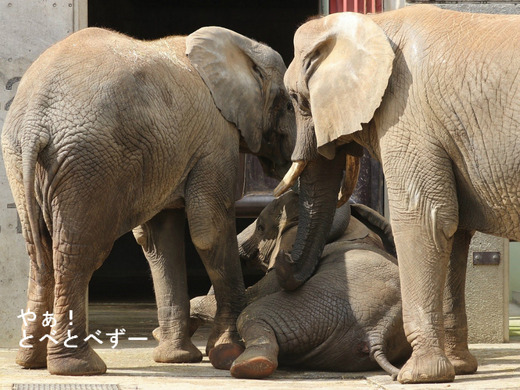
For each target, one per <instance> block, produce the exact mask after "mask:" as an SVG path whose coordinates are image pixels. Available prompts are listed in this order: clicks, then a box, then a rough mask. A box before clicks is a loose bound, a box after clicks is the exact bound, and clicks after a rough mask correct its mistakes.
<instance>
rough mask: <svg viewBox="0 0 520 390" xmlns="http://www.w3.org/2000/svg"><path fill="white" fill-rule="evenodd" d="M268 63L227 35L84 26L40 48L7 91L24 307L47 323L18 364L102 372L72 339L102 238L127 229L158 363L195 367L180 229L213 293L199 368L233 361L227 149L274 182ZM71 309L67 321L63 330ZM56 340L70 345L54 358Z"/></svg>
mask: <svg viewBox="0 0 520 390" xmlns="http://www.w3.org/2000/svg"><path fill="white" fill-rule="evenodd" d="M284 71H285V66H284V64H283V61H282V58H281V57H280V55H279V54H278V53H276V52H275V51H273V50H272V49H270V48H268V47H267V46H265V45H262V44H259V43H257V42H254V41H252V40H250V39H248V38H246V37H244V36H241V35H239V34H236V33H234V32H232V31H229V30H226V29H223V28H217V27H209V28H203V29H200V30H198V31H196V32H195V33H193V34H191V35H190V36H188V37H168V38H164V39H160V40H157V41H149V42H145V41H139V40H135V39H132V38H129V37H127V36H124V35H121V34H118V33H115V32H111V31H107V30H103V29H97V28H89V29H85V30H82V31H80V32H77V33H75V34H73V35H71V36H70V37H68V38H67V39H65V40H63V41H61V42H59V43H57V44H56V45H54V46H52V47H51V48H49V49H48V50H47V51H46V52H45V53H43V54H42V55H41V56H40V57H39V58H38V59H37V60H36V61H35V62H34V64H33V65H32V66H31V67H30V68H29V70H28V71H27V73H26V74H25V75H24V77H23V78H22V80H21V82H20V86H19V88H18V92H17V95H16V98H15V99H14V102H13V104H12V106H11V108H10V111H9V114H8V116H7V119H6V122H5V126H4V129H3V133H2V150H3V156H4V161H5V166H6V169H7V175H8V178H9V183H10V185H11V189H12V192H13V194H14V198H15V201H16V205H17V209H18V212H19V214H20V219H21V222H22V226H23V234H24V237H25V239H26V242H27V249H28V253H29V255H30V258H31V266H30V279H29V289H28V303H27V310H31V311H32V312H34V313H36V316H37V318H38V319H41V318H42V317H43V314H44V313H45V312H47V311H48V312H49V313H54V315H55V319H56V321H57V324H56V326H54V328H53V329H54V330H55V331H56V334H55V335H54V336H53V337H54V338H55V339H57V340H58V341H59V343H58V344H56V345H55V344H54V343H48V345H47V344H46V343H45V342H39V341H38V340H39V339H40V338H41V337H42V336H43V335H44V334H45V333H46V331H48V329H49V328H43V327H42V326H41V321H40V320H38V321H34V322H31V323H29V325H27V326H24V328H23V330H24V331H25V332H26V334H27V335H32V336H33V338H32V339H30V340H29V341H28V342H29V343H31V344H32V346H33V348H30V349H25V348H22V349H20V352H19V354H18V356H17V363H18V364H20V365H22V366H23V367H27V368H38V367H47V368H48V370H49V372H51V373H52V374H63V375H91V374H101V373H103V372H105V370H106V366H105V364H104V362H103V361H102V360H101V358H100V357H99V356H98V355H97V354H96V353H95V352H94V350H93V349H92V348H91V347H89V346H88V343H87V342H85V341H83V340H84V338H85V337H86V333H85V332H86V331H85V324H86V318H85V301H86V300H85V294H86V289H87V285H88V282H89V280H90V277H91V275H92V273H93V272H94V270H96V269H97V268H98V267H100V266H101V264H102V263H103V261H104V259H105V258H106V257H107V255H108V254H109V252H110V250H111V248H112V245H113V243H114V241H115V240H116V239H117V238H118V237H120V236H121V235H122V234H124V233H126V232H128V231H130V230H131V229H134V228H135V229H134V234H135V237H136V239H137V241H138V242H139V244H141V245H142V247H143V250H144V252H145V255H146V257H147V259H148V261H149V263H150V267H151V270H152V276H153V281H154V288H155V294H156V299H157V306H158V317H159V324H160V333H161V342H160V344H159V346H158V347H157V348H156V349H155V350H154V359H155V360H156V361H158V362H174V363H176V362H195V361H200V360H201V359H202V356H201V353H200V351H199V350H198V349H197V348H196V347H195V346H194V345H193V344H192V342H191V340H190V338H189V334H188V333H189V332H188V319H189V297H188V294H187V289H186V269H185V259H184V222H185V218H187V220H188V223H189V228H190V233H191V237H192V239H193V242H194V244H195V246H196V248H197V250H198V253H199V254H200V257H201V258H202V260H203V262H204V265H205V267H206V269H207V271H208V274H209V276H210V278H211V281H212V283H213V285H214V286H215V294H216V295H215V296H216V299H217V302H218V311H217V314H216V321H215V325H214V328H213V332H212V334H211V336H210V339H209V340H208V349H210V350H211V354H210V360H211V363H212V364H213V365H214V366H215V367H217V368H224V369H227V368H229V366H230V365H231V362H232V361H233V360H234V358H235V357H236V356H238V355H239V354H240V353H241V351H242V350H243V346H242V345H241V343H240V340H239V336H238V333H237V331H236V318H237V317H238V314H239V313H240V311H241V310H242V309H243V307H244V305H245V298H244V285H243V280H242V275H241V270H240V264H239V257H238V249H237V248H238V245H237V239H236V229H235V211H234V201H235V198H234V196H235V195H234V190H235V188H236V185H235V183H236V178H237V173H238V167H239V152H240V151H243V152H251V153H253V154H256V155H258V156H259V157H260V158H261V161H262V163H263V165H264V169H265V170H266V172H267V173H268V174H271V175H274V176H280V175H281V174H283V172H284V171H286V169H287V162H288V161H289V158H290V153H291V151H292V149H293V145H294V140H293V137H294V112H293V110H292V107H291V105H290V104H288V103H289V97H288V95H287V93H286V92H285V89H284V86H283V80H282V77H283V74H284ZM69 310H72V311H73V315H74V322H73V325H72V326H69V322H70V320H69ZM67 331H70V332H71V334H72V335H76V336H78V338H77V339H75V341H77V345H78V348H74V349H72V348H66V347H65V346H64V345H63V341H64V340H65V339H66V338H67Z"/></svg>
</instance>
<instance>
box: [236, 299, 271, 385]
mask: <svg viewBox="0 0 520 390" xmlns="http://www.w3.org/2000/svg"><path fill="white" fill-rule="evenodd" d="M253 313H254V311H253ZM250 314H251V313H249V312H248V310H247V308H246V310H244V311H243V312H242V315H240V317H238V329H239V331H240V335H241V336H242V338H243V339H244V342H245V344H246V349H245V351H244V353H243V354H242V355H240V356H239V357H238V359H236V360H235V361H234V363H233V365H232V366H231V369H230V371H231V375H233V376H234V377H235V378H248V379H261V378H265V377H268V376H269V375H271V374H272V373H273V372H274V371H275V370H276V368H277V367H278V353H279V350H280V347H279V346H278V341H277V339H276V334H275V332H274V330H273V328H271V326H269V325H268V324H267V323H265V322H264V321H262V320H258V319H256V318H254V315H252V316H251V315H250Z"/></svg>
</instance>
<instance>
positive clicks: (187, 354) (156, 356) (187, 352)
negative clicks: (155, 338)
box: [153, 340, 202, 363]
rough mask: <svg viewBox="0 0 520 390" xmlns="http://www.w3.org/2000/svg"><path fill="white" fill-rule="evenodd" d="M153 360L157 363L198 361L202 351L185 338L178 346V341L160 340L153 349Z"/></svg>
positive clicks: (200, 359)
mask: <svg viewBox="0 0 520 390" xmlns="http://www.w3.org/2000/svg"><path fill="white" fill-rule="evenodd" d="M153 360H155V361H156V362H157V363H199V362H200V361H202V352H200V351H199V349H198V348H197V347H196V346H195V345H193V343H192V342H191V340H187V341H186V342H184V343H182V345H181V346H179V344H178V343H169V342H167V341H164V342H161V343H160V344H159V345H158V346H157V347H155V349H154V350H153Z"/></svg>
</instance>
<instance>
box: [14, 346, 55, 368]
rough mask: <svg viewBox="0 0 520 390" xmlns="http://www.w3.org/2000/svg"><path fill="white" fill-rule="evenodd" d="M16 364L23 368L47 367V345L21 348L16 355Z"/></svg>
mask: <svg viewBox="0 0 520 390" xmlns="http://www.w3.org/2000/svg"><path fill="white" fill-rule="evenodd" d="M16 364H18V365H20V366H22V367H23V368H45V367H47V346H46V345H43V348H42V347H40V346H33V347H32V348H20V349H19V350H18V354H17V355H16Z"/></svg>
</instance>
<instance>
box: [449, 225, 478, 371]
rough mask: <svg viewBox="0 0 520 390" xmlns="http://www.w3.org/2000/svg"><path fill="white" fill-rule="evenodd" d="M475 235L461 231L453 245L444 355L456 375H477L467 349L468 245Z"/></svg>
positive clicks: (473, 360)
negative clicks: (466, 288)
mask: <svg viewBox="0 0 520 390" xmlns="http://www.w3.org/2000/svg"><path fill="white" fill-rule="evenodd" d="M472 236H473V233H471V232H468V231H463V230H458V231H457V233H455V237H454V241H453V250H452V252H451V257H450V264H449V267H448V275H447V280H446V289H445V291H444V330H445V337H446V345H445V351H446V356H447V357H448V359H450V361H451V363H452V364H453V367H454V368H455V373H456V374H472V373H474V372H475V371H477V367H478V363H477V359H475V357H474V356H473V355H472V354H471V353H470V352H469V349H468V322H467V317H466V302H465V285H466V265H467V258H468V251H469V244H470V241H471V237H472Z"/></svg>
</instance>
